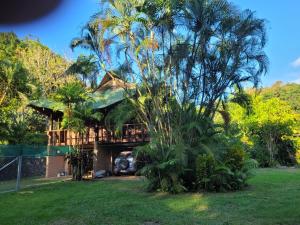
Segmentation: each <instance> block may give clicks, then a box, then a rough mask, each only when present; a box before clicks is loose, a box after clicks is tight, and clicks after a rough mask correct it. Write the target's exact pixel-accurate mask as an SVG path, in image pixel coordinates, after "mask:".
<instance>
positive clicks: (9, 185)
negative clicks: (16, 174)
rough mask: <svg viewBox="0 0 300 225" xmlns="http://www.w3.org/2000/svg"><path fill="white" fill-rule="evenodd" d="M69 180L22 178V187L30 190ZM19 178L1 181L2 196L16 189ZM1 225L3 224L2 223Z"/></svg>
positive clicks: (60, 178)
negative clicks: (33, 187)
mask: <svg viewBox="0 0 300 225" xmlns="http://www.w3.org/2000/svg"><path fill="white" fill-rule="evenodd" d="M66 179H68V178H67V177H59V178H57V177H55V178H48V179H47V178H45V177H29V178H22V179H21V183H20V186H21V188H28V187H32V186H40V185H47V184H52V183H57V182H60V181H63V180H66ZM16 182H17V178H15V179H12V180H6V181H0V194H1V193H3V192H9V191H14V190H15V189H16ZM0 224H1V223H0Z"/></svg>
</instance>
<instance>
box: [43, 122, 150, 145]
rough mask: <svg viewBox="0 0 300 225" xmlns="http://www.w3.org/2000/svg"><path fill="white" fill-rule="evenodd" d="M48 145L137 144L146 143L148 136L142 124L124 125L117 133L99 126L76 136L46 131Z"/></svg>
mask: <svg viewBox="0 0 300 225" xmlns="http://www.w3.org/2000/svg"><path fill="white" fill-rule="evenodd" d="M47 133H48V137H49V140H48V143H49V145H52V146H61V145H76V144H77V145H78V144H83V145H92V144H93V143H94V141H95V139H98V142H99V143H100V144H114V143H115V144H117V143H119V144H121V143H139V142H141V143H142V142H148V141H149V135H148V132H147V130H146V128H145V126H144V125H143V124H125V125H123V127H122V130H121V131H119V132H117V131H116V130H114V129H109V128H107V127H105V126H100V127H98V129H97V130H96V133H95V130H94V129H93V128H88V129H87V132H86V133H82V134H78V133H77V134H76V133H74V132H72V131H70V132H68V131H67V130H51V131H48V132H47Z"/></svg>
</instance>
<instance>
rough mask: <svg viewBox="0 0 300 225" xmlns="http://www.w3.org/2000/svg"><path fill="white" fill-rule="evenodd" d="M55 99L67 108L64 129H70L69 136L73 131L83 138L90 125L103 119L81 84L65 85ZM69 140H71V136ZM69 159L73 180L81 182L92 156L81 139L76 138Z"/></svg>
mask: <svg viewBox="0 0 300 225" xmlns="http://www.w3.org/2000/svg"><path fill="white" fill-rule="evenodd" d="M54 99H55V100H56V101H58V102H61V103H63V104H64V105H65V106H66V110H65V112H64V115H63V119H62V127H64V128H67V129H68V133H69V135H71V131H72V132H74V133H75V135H76V137H79V136H83V134H84V133H85V132H86V129H87V125H89V123H91V124H97V123H99V121H100V120H101V119H102V114H101V113H99V112H95V111H94V110H93V108H92V105H93V104H92V99H91V98H90V97H89V95H88V92H87V91H86V89H85V88H84V87H83V85H82V84H81V83H79V82H72V83H67V84H65V85H64V86H63V87H61V88H60V89H58V90H57V92H56V94H55V95H54ZM69 139H70V140H71V137H70V136H69ZM67 159H68V160H69V163H70V164H71V166H72V176H73V180H81V179H82V176H83V175H84V173H85V172H86V168H87V167H88V166H89V165H90V162H91V160H92V155H91V153H90V152H87V151H84V149H83V144H82V143H80V141H79V138H76V142H75V143H73V145H72V146H70V152H69V154H68V156H67Z"/></svg>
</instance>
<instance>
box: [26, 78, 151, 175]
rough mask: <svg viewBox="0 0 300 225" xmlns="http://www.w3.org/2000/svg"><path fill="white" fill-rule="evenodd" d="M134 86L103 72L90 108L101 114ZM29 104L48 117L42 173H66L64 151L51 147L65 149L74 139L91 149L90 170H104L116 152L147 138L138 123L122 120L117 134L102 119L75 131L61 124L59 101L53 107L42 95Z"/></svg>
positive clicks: (142, 142) (147, 139) (143, 128)
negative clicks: (44, 168) (46, 142)
mask: <svg viewBox="0 0 300 225" xmlns="http://www.w3.org/2000/svg"><path fill="white" fill-rule="evenodd" d="M134 89H135V85H134V84H131V83H125V82H124V81H123V80H121V79H119V78H118V77H116V76H114V75H112V74H109V73H107V74H106V75H105V76H104V78H103V79H102V81H101V83H100V85H99V87H98V88H97V90H96V91H95V92H94V93H92V98H93V99H94V103H93V109H94V110H95V111H99V112H101V113H102V114H103V115H104V117H105V116H107V115H108V114H109V113H110V111H111V110H113V109H114V107H115V106H117V105H118V104H120V103H121V102H122V101H123V100H124V99H125V93H128V91H130V90H131V91H134ZM30 107H32V108H34V109H36V110H37V111H39V112H40V113H42V114H44V115H46V116H47V117H48V118H49V126H48V130H47V135H48V147H49V148H48V149H49V156H47V160H46V177H55V176H57V174H59V173H62V172H63V173H67V174H69V173H70V168H69V166H68V163H67V161H66V160H65V155H64V154H61V155H57V154H51V151H53V149H56V151H59V149H60V147H61V149H63V148H65V149H66V148H68V146H72V145H74V144H75V143H76V144H80V145H81V146H82V148H83V150H84V151H92V152H93V154H94V157H93V158H94V159H93V166H92V167H93V168H91V170H92V171H94V172H95V171H98V170H107V171H110V172H112V171H113V166H114V165H113V162H114V158H115V157H116V156H117V155H118V154H119V153H120V152H122V151H132V150H133V148H134V147H136V146H138V145H142V144H145V143H147V142H148V141H149V136H148V134H147V131H146V129H145V127H144V126H143V125H142V124H139V123H135V122H131V123H128V124H124V125H123V129H122V131H121V134H119V135H116V133H115V130H114V129H113V127H108V126H107V125H106V124H105V119H103V120H102V122H100V123H99V122H98V123H90V122H87V123H86V126H87V128H86V133H84V134H80V135H78V134H75V133H74V132H72V131H70V130H66V129H62V128H61V121H62V117H63V111H64V108H63V105H62V106H61V107H58V106H57V104H56V106H55V107H54V103H53V102H51V101H50V100H47V99H44V100H38V101H33V102H31V104H30ZM54 147H55V148H54ZM57 149H58V150H57Z"/></svg>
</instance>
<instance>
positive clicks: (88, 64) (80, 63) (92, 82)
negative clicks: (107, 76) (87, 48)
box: [67, 55, 98, 89]
mask: <svg viewBox="0 0 300 225" xmlns="http://www.w3.org/2000/svg"><path fill="white" fill-rule="evenodd" d="M67 73H70V74H78V75H79V79H81V80H82V81H83V83H84V84H85V86H88V83H89V86H90V87H91V88H92V89H95V88H96V87H97V74H98V66H97V63H96V61H95V57H94V56H93V55H90V56H84V55H80V56H78V58H77V60H76V62H74V63H73V64H72V65H71V66H70V67H69V68H68V70H67ZM87 82H88V83H87Z"/></svg>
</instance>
